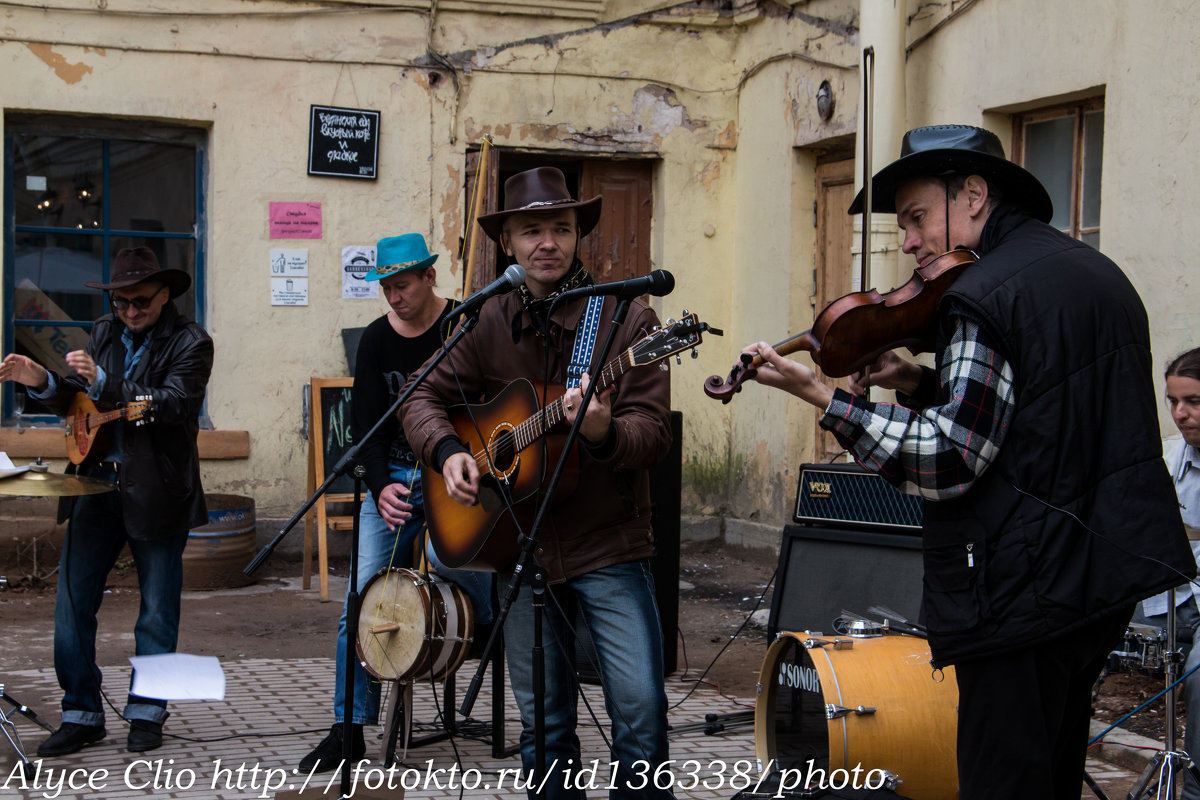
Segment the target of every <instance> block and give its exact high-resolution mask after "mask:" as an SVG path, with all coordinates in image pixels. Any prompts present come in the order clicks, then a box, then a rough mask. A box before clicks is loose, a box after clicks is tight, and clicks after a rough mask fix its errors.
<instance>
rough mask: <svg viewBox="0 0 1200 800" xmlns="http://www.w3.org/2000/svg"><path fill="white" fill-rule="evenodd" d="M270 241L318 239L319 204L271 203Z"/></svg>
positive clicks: (319, 230)
mask: <svg viewBox="0 0 1200 800" xmlns="http://www.w3.org/2000/svg"><path fill="white" fill-rule="evenodd" d="M270 227H271V238H272V239H320V238H321V204H320V203H271V212H270Z"/></svg>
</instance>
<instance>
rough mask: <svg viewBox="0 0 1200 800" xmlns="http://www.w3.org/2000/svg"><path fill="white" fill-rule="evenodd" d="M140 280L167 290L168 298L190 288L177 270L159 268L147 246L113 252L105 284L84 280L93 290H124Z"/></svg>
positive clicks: (181, 272)
mask: <svg viewBox="0 0 1200 800" xmlns="http://www.w3.org/2000/svg"><path fill="white" fill-rule="evenodd" d="M142 281H158V282H159V283H161V284H163V285H164V286H166V287H167V289H168V291H170V293H171V299H175V298H176V297H179V295H181V294H183V293H184V292H186V291H187V290H188V287H189V286H191V285H192V277H191V276H190V275H188V274H187V273H186V272H184V271H183V270H181V269H163V268H162V267H160V266H159V265H158V259H157V258H156V257H155V255H154V251H153V250H151V249H150V248H149V247H126V248H123V249H121V250H119V251H117V256H116V258H114V259H113V263H112V277H111V279H110V280H109V282H108V283H100V282H98V281H84V284H83V285H84V286H90V287H91V288H93V289H105V290H110V289H124V288H125V287H126V286H134V285H136V284H139V283H141V282H142Z"/></svg>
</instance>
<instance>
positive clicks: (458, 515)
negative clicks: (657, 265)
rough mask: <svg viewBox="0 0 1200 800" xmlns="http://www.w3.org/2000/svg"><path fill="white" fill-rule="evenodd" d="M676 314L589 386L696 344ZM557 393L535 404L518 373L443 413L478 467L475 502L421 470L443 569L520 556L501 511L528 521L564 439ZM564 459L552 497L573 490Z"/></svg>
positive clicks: (507, 564) (510, 562)
mask: <svg viewBox="0 0 1200 800" xmlns="http://www.w3.org/2000/svg"><path fill="white" fill-rule="evenodd" d="M684 314H685V316H684V318H683V319H681V320H679V321H678V322H675V321H673V320H668V321H667V325H666V327H665V328H660V329H657V330H655V331H654V332H653V333H651V334H649V335H648V336H646V337H645V338H643V339H641V340H639V341H638V342H636V343H635V344H634V345H633V346H631V347H630V348H629V349H628V350H626V351H624V352H623V353H621V355H620V356H618V357H617V358H615V359H613V360H612V361H610V362H609V363H608V364H607V365H606V366H605V367H604V368H603V369H602V370H600V372H599V373H598V374H597V376H596V377H595V379H594V380H596V381H597V385H596V391H602V390H603V389H605V388H606V387H608V386H610V385H611V384H613V383H615V382H616V380H617V379H618V378H619V377H621V375H622V374H624V373H625V372H626V371H628V370H630V369H632V368H633V367H639V366H644V365H647V364H654V363H656V362H658V361H662V360H663V359H666V358H668V357H670V356H671V355H672V354H674V353H681V352H683V351H684V350H691V349H692V348H694V347H696V346H697V345H699V344H700V334H701V331H704V330H708V326H707V325H706V324H705V323H703V322H699V321H697V319H696V315H695V314H688V313H687V312H686V311H685V312H684ZM664 369H665V365H664ZM565 391H566V390H565V389H564V388H563V387H562V386H552V387H548V388H547V391H546V398H545V405H544V406H543V404H542V402H541V401H540V399H539V395H538V392H537V391H536V390H535V389H534V387H533V384H531V383H530V382H529V381H527V380H525V379H523V378H522V379H518V380H515V381H513V382H512V383H510V384H508V386H506V387H505V388H504V390H503V391H501V392H500V394H498V395H496V397H494V398H492V399H491V400H489V401H488V402H486V403H483V404H480V405H462V406H454V407H453V408H450V409H449V410H448V414H449V416H450V422H451V424H452V425H454V430H455V431H456V432H457V433H458V437H459V439H460V440H462V442H463V443H465V444H466V445H467V447H468V448H469V449H470V452H471V454H472V455H473V456H474V458H475V463H476V464H478V465H479V473H480V476H481V479H480V487H479V500H478V502H476V503H475V505H472V506H465V505H462V504H461V503H458V502H456V501H455V500H454V499H453V498H451V497H450V495H449V493H448V492H447V491H446V483H445V481H444V480H443V478H442V476H441V474H440V473H438V472H436V471H435V470H433V469H432V468H429V467H424V466H423V467H422V468H421V489H422V492H423V493H424V496H425V518H426V522H427V524H428V528H429V535H430V539H431V541H432V542H433V547H434V550H435V551H436V552H437V555H438V558H440V559H441V560H442V563H444V564H446V566H448V567H456V568H465V569H474V570H483V571H489V572H492V571H498V572H506V571H508V570H510V569H511V568H512V567H513V566H514V565H515V564H516V561H517V557H518V556H519V555H520V548H519V546H518V544H517V526H516V524H515V523H514V520H513V518H512V516H511V515H510V514H509V512H508V508H509V505H510V504H511V505H512V506H513V507H514V509H513V513H514V514H515V515H516V516H517V517H518V519H519V520H520V525H521V527H522V528H523V529H524V528H527V527H528V525H529V524H530V523H531V522H532V520H533V511H534V510H535V509H534V508H533V507H532V506H533V504H531V503H526V504H524V505H521V504H522V502H523V501H526V500H529V499H530V498H532V497H533V496H534V495H535V494H537V493H538V489H539V488H540V487H541V485H542V482H543V480H544V479H545V478H546V477H547V476H548V474H549V468H552V467H553V466H554V465H555V464H557V463H558V458H559V455H560V454H561V452H562V446H563V444H564V443H565V439H566V426H565V425H563V424H562V423H563V422H565V421H566V418H567V413H566V409H565V408H564V407H563V401H562V397H563V394H564V393H565ZM556 428H557V429H558V430H557V431H556V430H555V429H556ZM543 441H545V445H546V446H543ZM571 457H572V459H574V461H575V464H576V471H575V472H572V471H571V469H570V466H568V469H567V470H566V471H564V473H563V475H562V477H561V478H560V482H559V486H558V488H557V490H556V491H555V498H558V499H561V498H564V497H566V496H568V495H569V494H570V493H571V492H572V491H573V490H574V478H576V477H577V457H576V455H575V454H574V453H572V454H571ZM569 464H570V462H569Z"/></svg>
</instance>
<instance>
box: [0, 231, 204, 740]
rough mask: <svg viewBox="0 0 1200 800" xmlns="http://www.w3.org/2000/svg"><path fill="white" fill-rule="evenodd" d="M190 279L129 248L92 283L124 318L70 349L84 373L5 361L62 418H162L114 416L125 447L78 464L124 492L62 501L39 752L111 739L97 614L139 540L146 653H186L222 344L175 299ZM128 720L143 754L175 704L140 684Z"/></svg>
mask: <svg viewBox="0 0 1200 800" xmlns="http://www.w3.org/2000/svg"><path fill="white" fill-rule="evenodd" d="M191 280H192V279H191V277H190V276H189V275H188V274H187V273H186V272H184V271H183V270H179V269H162V268H161V267H159V265H158V259H157V258H155V256H154V252H153V251H152V250H150V248H148V247H137V248H132V249H130V248H126V249H123V250H121V251H120V252H118V253H117V255H116V258H115V259H114V260H113V265H112V279H111V280H110V281H109V282H108V283H97V282H88V283H86V284H84V285H85V286H89V287H91V288H93V289H103V290H105V291H108V292H110V293H111V294H110V301H111V303H112V308H113V313H112V314H108V315H105V316H103V317H101V318H100V319H98V320H96V323H95V325H93V326H92V333H91V336H89V337H88V343H87V346H86V348H85V349H83V350H76V351H73V352H70V353H68V354H67V356H66V363H67V366H69V367H70V368H71V369H73V370H74V371H75V374H74V375H68V376H60V375H56V374H55V373H54V372H52V371H50V370H48V369H46V368H45V367H43V366H42V365H41V364H38V363H37V362H35V361H33V360H32V359H30V358H28V357H26V356H22V355H18V354H16V353H13V354H11V355H9V356H8V357H7V358H5V359H4V362H3V364H0V381H6V380H12V381H17V382H18V383H23V384H25V385H26V386H28V387H30V391H29V396H30V397H32V398H34V399H36V400H39V401H41V403H42V404H43V405H44V406H46V407H47V408H49V409H50V410H51V411H53V412H55V413H57V414H63V413H64V412H66V410H67V408H68V406H70V405H71V403H72V401H73V400H74V399H75V397H76V395H77V394H78V393H81V392H82V393H86V395H87V396H88V397H89V398H91V399H92V400H93V401H94V402H95V403H96V404H97V405H98V406H100V407H101V408H114V407H117V406H124V405H125V404H127V403H132V402H135V401H140V400H141V399H143V398H149V403H150V411H149V413H150V415H151V416H152V417H153V420H152V421H150V422H148V423H147V424H145V425H135V424H133V423H131V422H129V421H126V420H118V421H113V422H110V423H106V424H107V425H111V426H113V428H114V430H113V433H114V436H113V437H112V444H111V445H110V446H109V447H108V448H107V449H105V448H93V449H92V450H91V451H90V453H89V454H88V458H87V459H86V460H84V462H83V463H82V464H81V465H80V466H79V467H78V473H79V474H80V475H90V476H92V477H94V478H100V479H103V480H107V481H113V482H115V483H117V485H118V490H117V491H115V492H108V493H105V494H95V495H84V496H83V497H79V498H73V497H64V498H63V499H62V500H63V502H62V503H61V505H60V506H59V518H60V521H61V520H62V519H65V518H66V517H67V516H70V518H71V522H70V524H69V525H68V527H67V535H66V538H65V539H64V540H63V547H62V554H61V558H60V562H59V571H58V594H57V596H56V597H55V607H54V669H55V672H57V673H58V683H59V685H60V686H61V687H62V690H63V699H62V725H61V726H60V727H59V729H58V730H57V731H55V732H54V733H53V734H52V735H51V736H50V737H49V738H48V739H46V741H44V742H42V744H41V746H40V747H38V755H39V756H62V755H67V754H68V753H74V752H75V751H77V750H79V749H80V748H82V747H83V746H85V745H88V744H92V743H93V742H98V741H100V740H101V739H103V738H104V737H105V736H106V735H107V731H106V730H105V728H104V703H103V700H102V698H101V694H100V684H101V676H100V669H99V668H98V667H97V666H96V612H97V611H98V610H99V609H100V601H101V599H102V598H103V596H104V584H105V579H106V577H107V575H108V573H109V571H110V570H111V569H112V567H113V565H114V564H115V563H116V560H117V556H118V555H119V554H120V552H121V549H122V548H123V547H124V546H125V545H126V544H128V545H129V550H130V552H131V553H132V554H133V560H134V564H135V565H136V566H137V575H138V588H139V590H140V591H141V595H142V600H141V610H140V611H139V613H138V619H137V624H136V626H135V627H134V643H135V646H136V650H137V654H138V655H153V654H157V653H170V652H174V650H175V644H176V640H177V638H178V632H179V606H180V592H181V591H182V587H183V548H184V545H186V544H187V539H188V531H189V530H190V529H191V528H194V527H196V526H199V525H204V524H205V523H207V522H208V512H207V509H206V508H205V505H204V490H203V488H202V487H201V485H200V459H199V455H198V453H197V451H196V435H197V432H198V431H199V417H200V407H201V405H202V404H203V403H204V391H205V387H206V386H207V385H208V378H209V374H210V373H211V372H212V361H213V343H212V339H210V338H209V336H208V334H207V333H205V331H204V329H203V328H201V327H200V326H199V325H197V324H196V323H195V322H193V321H192V320H190V319H188V318H187V317H184V316H183V315H182V314H180V313H179V312H178V311H177V310H176V309H175V305H174V303H172V302H171V301H172V300H173V299H174V298H176V297H178V296H179V295H181V294H183V293H184V292H186V291H187V289H188V286H190V285H191ZM141 421H142V420H139V422H141ZM102 450H103V452H102ZM122 718H123V719H124V720H125V721H127V722H128V723H129V725H130V728H129V736H128V738H127V740H126V747H127V749H129V750H130V751H132V752H141V751H145V750H153V749H155V748H156V747H159V746H160V745H161V744H162V726H163V720H165V719H166V718H167V710H166V702H165V701H163V700H158V699H155V698H149V697H138V696H137V695H134V694H133V693H132V692H130V694H129V698H128V701H127V703H126V705H125V710H124V712H123V714H122Z"/></svg>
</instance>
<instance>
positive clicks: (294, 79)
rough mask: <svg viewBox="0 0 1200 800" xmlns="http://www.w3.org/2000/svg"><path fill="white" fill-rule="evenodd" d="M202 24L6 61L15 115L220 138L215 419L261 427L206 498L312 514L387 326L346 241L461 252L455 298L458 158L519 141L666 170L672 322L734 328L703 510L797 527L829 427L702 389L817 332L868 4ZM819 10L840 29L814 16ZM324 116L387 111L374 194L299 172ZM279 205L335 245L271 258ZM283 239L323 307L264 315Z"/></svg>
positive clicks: (706, 370)
mask: <svg viewBox="0 0 1200 800" xmlns="http://www.w3.org/2000/svg"><path fill="white" fill-rule="evenodd" d="M114 5H116V4H115V3H114ZM660 5H662V4H660V3H652V2H645V3H636V2H633V0H629V2H623V3H622V4H621V8H624V9H628V10H630V13H633V12H634V11H638V10H642V9H645V8H649V7H658V6H660ZM196 7H198V8H199V9H200V11H199V12H197V13H181V14H177V15H165V16H160V15H144V16H143V15H129V14H125V13H124V11H125V10H141V11H149V10H153V8H155V7H154V6H152V5H150V4H147V3H144V2H136V1H135V0H127V1H126V2H125V3H123V4H121V8H120V9H117V10H114V11H113V12H112V13H97V12H96V11H95V10H94V9H89V10H79V11H72V12H62V11H49V12H45V11H42V10H41V9H38V10H36V11H35V10H32V9H31V10H27V11H26V10H14V9H8V10H6V11H5V12H3V14H2V16H0V30H2V31H3V32H4V36H5V37H7V38H5V39H4V40H3V41H0V65H2V69H3V71H4V74H5V75H6V76H12V79H10V80H6V81H5V82H4V84H3V85H0V106H2V107H3V108H4V109H5V110H6V111H45V112H56V113H68V114H75V115H101V116H112V117H128V118H136V119H148V120H161V121H168V122H173V123H179V124H187V125H190V126H194V127H197V128H200V129H203V130H205V131H207V135H208V151H207V173H206V180H207V185H206V205H207V213H208V217H207V239H206V248H207V250H206V252H207V263H208V272H207V276H206V281H207V309H206V313H207V318H206V320H205V323H206V326H207V327H208V329H209V330H210V331H211V332H212V334H213V336H214V338H215V339H216V342H217V360H216V366H215V371H214V377H213V381H212V384H211V387H210V392H209V398H208V409H209V414H210V417H211V418H212V420H213V422H214V424H215V425H216V426H217V427H218V428H223V429H237V430H248V431H250V435H251V456H250V458H249V459H248V460H235V461H224V462H223V461H207V462H205V464H204V467H203V469H204V479H205V484H206V488H207V489H208V490H209V491H214V492H216V491H223V492H236V493H244V494H248V495H251V496H253V497H254V498H255V499H256V502H257V506H258V516H259V519H260V521H265V520H268V519H272V518H274V519H278V518H286V517H288V516H290V515H291V513H292V512H293V511H294V510H295V509H296V508H297V507H298V505H299V503H300V501H302V500H303V497H304V479H305V458H306V452H307V443H306V442H305V441H304V440H303V439H302V438H301V436H300V435H299V429H300V425H301V421H300V419H301V418H300V411H301V387H302V386H303V385H304V384H305V383H306V382H307V381H308V380H309V378H310V377H311V376H314V375H316V376H328V375H341V374H344V372H345V369H346V368H345V363H344V358H343V353H342V346H341V340H340V330H341V328H343V327H352V326H359V325H363V324H366V323H367V322H368V321H370V320H371V319H373V318H374V317H376V316H378V315H379V314H380V313H382V312H383V311H384V310H385V306H384V304H383V301H382V300H379V301H351V300H343V299H341V292H340V278H339V267H340V250H341V247H342V246H343V245H347V244H371V243H373V242H375V241H376V240H377V239H378V238H380V237H381V236H385V235H392V234H396V233H400V232H403V231H408V230H416V231H420V232H423V233H425V234H426V235H427V236H429V238H430V244H431V247H432V248H433V250H434V251H435V252H438V253H440V254H441V256H442V257H441V258H440V259H439V262H438V265H437V266H438V271H439V289H440V290H441V292H442V293H443V294H452V293H453V292H454V290H455V287H456V286H457V284H458V282H459V280H460V268H459V261H458V255H457V252H456V250H457V246H458V239H459V236H460V235H462V234H463V230H462V228H463V220H462V213H463V212H462V208H463V206H464V198H463V191H462V188H461V187H462V184H463V174H462V170H463V159H464V151H465V149H466V148H467V147H468V146H469V145H472V144H474V143H476V142H478V140H479V137H480V136H481V135H483V134H485V133H486V134H490V135H492V137H493V139H494V141H495V144H496V145H497V146H498V147H502V148H514V149H521V150H526V151H548V152H555V153H562V154H566V153H575V154H583V155H586V154H595V155H606V156H631V155H642V156H647V155H648V156H653V157H654V159H655V165H654V169H653V192H654V220H653V227H652V241H651V252H652V258H653V262H654V263H653V265H652V266H653V267H655V268H658V267H662V268H666V269H670V270H671V271H672V272H674V273H675V275H676V278H677V288H676V290H675V292H674V293H673V294H671V295H670V296H669V297H667V298H662V299H658V300H656V301H655V306H656V308H657V310H658V311H659V313H660V315H661V316H662V317H664V318H666V317H678V316H679V315H680V314H681V312H682V311H683V309H685V308H686V309H689V310H691V311H695V312H697V313H698V314H699V315H700V316H701V318H702V319H705V320H706V321H709V322H711V323H712V324H714V325H715V326H717V327H721V328H724V329H725V330H726V336H725V338H717V337H715V336H709V337H707V339H706V343H705V345H704V346H703V347H702V348H701V355H700V357H699V358H698V359H696V360H691V359H688V358H684V359H683V363H682V365H679V366H673V367H672V374H673V378H672V385H673V395H674V401H675V406H676V407H677V408H680V409H682V410H683V412H684V415H685V441H684V459H685V476H687V477H686V478H685V480H686V482H687V488H686V489H685V503H687V505H688V508H689V510H701V511H705V512H709V513H714V514H726V513H733V514H735V515H738V516H744V517H747V518H754V519H757V520H760V521H763V522H767V523H772V524H774V523H775V522H778V521H779V520H782V519H784V518H785V517H786V515H787V511H788V507H789V506H790V501H791V498H790V495H791V493H792V492H793V491H794V471H793V468H794V465H795V464H796V463H797V462H798V461H799V460H805V459H806V458H807V457H808V455H807V452H806V450H805V445H804V444H803V442H804V441H807V440H810V439H811V426H812V421H811V413H810V412H808V411H807V410H806V409H804V408H802V407H801V406H800V405H799V404H798V403H797V402H796V401H788V400H787V399H786V398H783V397H782V396H778V393H768V392H767V391H766V390H764V389H762V387H750V388H748V390H747V391H746V392H744V393H743V394H742V395H741V396H740V397H739V398H738V400H737V401H735V403H734V404H733V405H731V406H721V405H720V404H719V403H716V402H715V401H712V400H709V399H708V398H707V397H705V396H704V395H703V393H702V391H701V386H702V384H703V382H704V379H705V378H706V377H707V376H709V375H711V374H715V373H720V374H724V373H725V372H727V371H728V369H729V366H730V364H731V363H732V362H733V360H734V356H735V355H736V353H737V352H738V350H739V349H740V348H741V346H742V345H744V344H745V343H746V342H748V341H752V340H757V339H761V338H765V339H771V340H777V339H779V338H783V337H784V336H785V335H787V334H788V333H789V332H790V331H792V330H793V329H794V326H796V325H798V324H800V325H802V320H804V319H805V318H806V317H808V316H810V315H811V309H810V308H809V307H808V297H809V295H810V294H811V291H812V286H811V270H812V247H811V244H812V242H811V238H812V233H811V201H812V197H811V191H812V188H811V187H812V183H813V169H814V164H815V162H814V161H813V159H812V158H811V157H809V156H798V155H797V153H798V151H797V149H796V147H797V146H798V145H799V146H805V147H808V146H813V147H819V146H820V145H821V143H822V142H823V141H825V140H827V139H832V138H835V137H838V136H842V135H844V134H847V133H852V132H853V130H854V114H855V106H856V103H855V101H854V100H853V95H854V93H855V91H856V89H855V83H856V78H855V71H856V63H857V55H856V48H857V45H856V42H855V39H854V28H853V23H854V19H855V15H856V9H857V3H855V2H837V1H836V0H821V2H820V3H806V4H797V6H796V7H795V8H792V9H790V10H789V9H788V8H787V7H786V6H785V5H780V4H776V3H771V2H763V3H758V4H754V3H749V4H743V8H742V9H741V10H740V11H739V15H738V17H737V20H738V21H737V22H735V21H734V19H733V18H732V17H731V16H730V15H728V14H726V15H723V16H722V15H720V14H718V13H716V12H712V11H706V10H703V9H700V11H703V13H697V14H696V15H695V16H693V17H687V18H684V17H682V16H669V15H668V18H663V17H661V16H656V17H655V19H654V21H640V22H638V23H637V24H635V23H634V21H632V20H630V19H629V18H628V15H626V16H620V17H615V18H614V17H606V18H605V19H606V21H605V22H603V23H600V24H592V23H589V22H581V21H578V20H574V21H572V20H564V19H555V18H541V17H528V16H519V17H513V18H506V17H503V16H499V17H498V16H493V15H486V16H484V15H477V14H469V13H464V12H454V13H439V14H438V15H437V17H436V18H435V19H434V20H433V21H432V25H431V24H430V20H429V19H428V16H427V15H426V14H423V13H418V12H417V11H415V10H413V9H411V8H402V9H396V10H393V11H356V12H355V13H346V12H345V10H344V9H342V10H341V11H339V12H337V13H321V14H309V15H297V14H295V13H294V11H295V8H296V7H295V4H292V3H274V2H270V1H269V0H268V2H263V3H243V2H238V0H221V1H220V2H211V3H210V2H206V3H199V4H196ZM806 7H807V8H808V9H812V8H817V7H820V8H823V9H836V10H837V11H838V13H837V14H836V15H832V16H831V17H830V18H829V19H819V18H816V17H814V16H812V15H806V14H805V13H802V10H803V9H804V8H806ZM698 8H699V7H698ZM210 12H220V14H219V15H218V16H213V15H212V13H210ZM243 12H253V13H243ZM531 34H532V35H531ZM430 49H433V50H435V51H437V52H440V53H442V54H444V55H443V56H441V57H439V59H441V58H444V59H445V60H444V61H443V60H439V59H433V58H431V57H430V56H429V55H428V51H429V50H430ZM451 63H452V64H454V65H455V67H456V73H455V74H453V75H451V73H450V71H449V70H448V69H446V68H445V67H446V66H447V65H448V64H451ZM826 78H829V79H831V81H832V82H833V83H834V85H835V87H836V92H837V93H838V95H839V104H838V106H837V111H836V114H835V117H834V119H833V120H832V121H830V122H829V123H819V122H818V121H816V117H815V106H814V105H813V104H814V102H815V101H814V96H815V87H816V86H817V85H819V84H820V81H821V80H823V79H826ZM313 103H317V104H327V105H338V106H347V107H352V108H366V109H378V110H380V111H381V112H382V120H381V141H380V149H379V153H380V155H379V174H380V178H379V180H377V181H374V182H366V181H353V180H342V179H332V178H315V177H309V176H307V175H306V174H305V154H306V150H307V137H308V126H307V119H308V110H309V105H310V104H313ZM797 187H799V188H797ZM0 199H2V198H0ZM277 200H303V201H313V202H320V203H322V207H323V212H324V220H323V223H324V238H322V239H320V240H274V241H272V240H270V239H269V238H268V231H267V224H266V214H267V203H268V202H270V201H277ZM796 222H798V223H799V224H800V226H801V227H802V231H800V232H797V230H796V228H795V225H794V223H796ZM279 246H286V247H301V248H307V249H308V251H309V259H310V279H309V280H310V287H309V294H310V305H309V306H308V307H306V308H272V307H271V306H270V305H269V299H268V297H267V280H268V277H269V275H268V272H267V256H268V252H269V250H270V248H271V247H279ZM802 326H803V325H802Z"/></svg>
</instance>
